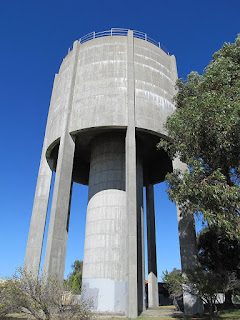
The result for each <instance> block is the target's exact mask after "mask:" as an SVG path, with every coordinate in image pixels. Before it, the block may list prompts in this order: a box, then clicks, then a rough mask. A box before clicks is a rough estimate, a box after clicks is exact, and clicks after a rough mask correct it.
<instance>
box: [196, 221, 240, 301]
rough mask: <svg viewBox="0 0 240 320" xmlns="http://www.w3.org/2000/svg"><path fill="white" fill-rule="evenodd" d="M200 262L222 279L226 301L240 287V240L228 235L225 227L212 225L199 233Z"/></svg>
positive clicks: (229, 299)
mask: <svg viewBox="0 0 240 320" xmlns="http://www.w3.org/2000/svg"><path fill="white" fill-rule="evenodd" d="M197 240H198V241H197V242H198V250H199V254H198V257H199V262H200V264H201V266H202V267H204V268H205V269H206V270H210V271H212V272H214V274H216V275H217V276H218V278H219V279H221V282H222V292H224V293H225V303H226V304H232V300H231V296H232V294H234V293H236V294H237V293H238V292H239V289H240V287H239V286H240V264H239V261H240V242H239V241H238V240H237V239H232V238H230V237H229V236H228V234H227V233H226V232H225V230H224V229H223V228H220V227H218V226H214V225H212V226H210V227H207V228H205V229H204V230H202V231H201V232H200V234H199V235H198V239H197Z"/></svg>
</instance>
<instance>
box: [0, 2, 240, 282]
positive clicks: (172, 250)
mask: <svg viewBox="0 0 240 320" xmlns="http://www.w3.org/2000/svg"><path fill="white" fill-rule="evenodd" d="M239 12H240V1H239V0H208V1H206V0H201V1H195V0H182V1H179V0H172V1H168V2H167V1H162V0H158V1H154V0H148V1H141V0H138V1H136V0H134V1H131V0H128V1H126V0H122V1H117V2H115V1H91V0H89V1H78V0H68V1H63V0H5V1H4V0H1V1H0V64H1V68H0V92H1V94H0V107H1V117H0V121H1V125H0V135H1V139H0V150H1V157H0V161H1V163H0V197H1V201H0V221H1V223H0V278H2V277H6V276H10V275H11V274H13V272H14V271H15V268H16V267H18V266H22V265H23V261H24V255H25V248H26V243H27V236H28V229H29V224H30V218H31V210H32V204H33V198H34V192H35V186H36V180H37V173H38V166H39V161H40V155H41V148H42V143H43V136H44V130H45V125H46V118H47V112H48V108H49V102H50V97H51V91H52V85H53V79H54V74H55V73H57V72H58V69H59V66H60V64H61V62H62V59H63V58H64V57H65V55H66V54H67V51H68V48H69V47H70V46H71V45H72V43H73V41H74V40H76V39H78V38H80V37H82V36H83V35H85V34H87V33H89V32H91V31H103V30H108V29H110V28H111V27H120V28H129V29H134V30H139V31H143V32H145V33H147V34H148V35H149V36H150V37H151V38H153V39H155V40H156V41H160V42H161V43H162V44H163V45H164V46H165V47H167V48H168V50H169V51H170V53H171V54H174V55H175V56H176V59H177V65H178V72H179V77H183V78H186V76H187V74H188V73H190V72H191V71H192V70H195V71H198V72H200V73H202V71H203V69H204V67H206V65H207V64H208V63H209V61H210V59H211V56H212V54H213V53H214V52H215V51H217V50H218V49H220V48H221V46H222V45H223V43H224V42H233V41H234V39H235V38H236V36H237V33H239V32H240V18H239ZM155 201H156V203H155V206H156V216H157V217H156V221H157V249H158V252H157V255H158V274H159V276H161V274H162V271H163V270H166V269H168V270H171V269H172V268H174V267H180V258H179V243H178V235H177V218H176V209H175V206H174V205H173V204H172V203H171V202H170V201H169V200H168V199H167V195H166V194H165V193H164V185H159V186H157V187H156V188H155ZM86 205H87V188H86V187H82V186H79V185H75V186H74V190H73V199H72V211H71V220H70V233H69V241H68V251H67V259H66V272H65V274H68V273H69V272H70V269H71V264H72V263H73V262H74V260H75V259H82V258H83V247H84V243H83V241H84V227H85V215H86ZM199 224H200V223H199Z"/></svg>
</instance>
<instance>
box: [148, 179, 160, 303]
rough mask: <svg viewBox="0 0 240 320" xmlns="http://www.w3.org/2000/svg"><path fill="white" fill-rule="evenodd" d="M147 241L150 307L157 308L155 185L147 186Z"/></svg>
mask: <svg viewBox="0 0 240 320" xmlns="http://www.w3.org/2000/svg"><path fill="white" fill-rule="evenodd" d="M146 205H147V241H148V307H149V308H156V307H158V305H159V299H158V278H157V253H156V233H155V209H154V189H153V185H152V184H149V183H147V184H146Z"/></svg>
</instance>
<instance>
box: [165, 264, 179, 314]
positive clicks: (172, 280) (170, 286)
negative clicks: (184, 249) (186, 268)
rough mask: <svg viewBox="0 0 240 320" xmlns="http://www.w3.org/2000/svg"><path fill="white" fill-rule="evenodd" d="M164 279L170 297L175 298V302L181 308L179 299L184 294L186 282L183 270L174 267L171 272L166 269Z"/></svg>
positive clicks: (177, 307)
mask: <svg viewBox="0 0 240 320" xmlns="http://www.w3.org/2000/svg"><path fill="white" fill-rule="evenodd" d="M162 280H163V281H164V282H165V287H166V289H167V290H168V292H169V295H170V298H172V299H173V304H174V305H175V307H176V309H177V310H179V306H178V303H177V299H179V298H181V297H182V295H183V284H184V282H185V280H184V278H183V276H182V272H181V270H179V269H176V268H174V269H173V270H172V271H171V272H170V273H169V272H168V271H167V270H166V271H165V272H163V277H162Z"/></svg>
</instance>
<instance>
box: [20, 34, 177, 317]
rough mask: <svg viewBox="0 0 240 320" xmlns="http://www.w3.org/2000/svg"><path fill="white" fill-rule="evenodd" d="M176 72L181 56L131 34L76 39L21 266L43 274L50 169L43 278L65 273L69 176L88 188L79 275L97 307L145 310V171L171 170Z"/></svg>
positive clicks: (52, 116) (56, 96)
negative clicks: (165, 146)
mask: <svg viewBox="0 0 240 320" xmlns="http://www.w3.org/2000/svg"><path fill="white" fill-rule="evenodd" d="M176 77H177V71H176V62H175V58H174V57H172V56H168V55H167V54H165V53H164V52H163V51H162V50H161V49H160V48H158V47H156V46H154V45H153V44H151V43H148V42H146V41H144V40H141V39H137V38H134V37H133V32H132V31H129V32H128V36H127V37H125V36H112V37H103V38H97V39H93V40H91V41H87V42H85V43H83V44H80V43H79V42H78V41H76V42H75V43H74V46H73V50H71V51H70V52H69V54H68V55H67V56H66V57H65V59H64V60H63V62H62V64H61V67H60V69H59V73H58V74H57V75H56V77H55V82H54V87H53V93H52V99H51V104H50V109H49V116H48V124H47V129H46V136H45V140H44V149H43V156H42V160H41V166H40V171H39V179H38V186H37V189H36V197H35V202H36V203H35V204H34V210H33V218H32V223H31V228H30V233H29V245H28V249H27V253H26V260H25V266H26V268H28V270H30V269H33V270H34V272H35V273H36V274H37V272H38V268H39V262H40V257H41V250H42V238H43V234H44V225H45V216H46V210H47V202H48V194H49V189H50V181H51V178H50V176H51V170H56V178H55V186H54V193H53V200H52V209H51V217H50V225H49V232H48V241H47V248H46V255H45V263H44V271H45V272H46V274H47V275H56V274H57V277H58V278H59V279H63V274H64V265H65V255H66V246H67V235H68V220H69V205H70V198H71V185H72V182H78V183H83V184H85V185H89V204H88V220H87V226H86V245H85V256H84V280H83V282H84V283H85V286H86V288H87V292H88V294H89V295H92V296H93V297H94V301H95V310H99V311H100V310H101V311H113V312H125V314H126V315H127V316H128V317H129V318H135V317H136V316H137V315H138V313H139V312H141V311H142V310H144V308H145V305H144V303H145V302H144V300H145V299H144V298H145V286H144V280H145V278H144V276H145V271H144V268H145V266H144V228H143V205H142V188H143V186H144V185H146V181H144V179H143V177H144V176H145V172H150V171H148V170H149V169H151V179H150V180H151V181H150V182H151V183H157V182H161V181H163V180H164V177H165V174H166V172H167V171H169V170H171V161H170V160H169V158H168V157H167V155H166V154H165V153H164V151H161V152H159V154H157V153H156V151H155V145H156V143H155V142H156V140H158V139H159V137H163V138H164V137H166V131H165V129H164V123H165V121H166V118H167V116H168V115H170V114H171V113H172V112H173V111H174V106H173V104H172V97H173V94H174V93H175V91H174V90H175V89H174V83H175V80H176ZM112 139H113V140H114V143H112V142H111V141H112ZM96 141H98V143H97V142H96ZM97 144H99V145H101V146H102V149H101V150H99V151H97V150H98V146H97ZM113 144H116V145H117V146H118V149H117V150H115V149H114V147H113ZM105 146H107V147H106V148H105ZM108 148H109V150H107V149H108ZM105 149H106V151H103V150H105ZM113 149H114V150H115V151H114V152H113V151H111V150H113ZM146 150H147V151H146ZM148 153H149V156H148ZM46 156H47V158H48V162H47V161H46V158H45V157H46ZM101 157H102V160H101V161H100V160H98V161H97V162H98V164H96V163H95V160H96V159H97V158H99V159H100V158H101ZM107 159H108V160H107ZM153 163H154V166H153V165H152V164H153ZM158 163H161V164H162V165H158ZM48 164H49V165H50V167H51V170H50V168H49V167H48ZM169 164H170V165H169ZM95 170H96V171H95ZM155 174H156V176H157V178H154V175H155ZM120 176H121V178H119V177H120ZM110 184H111V186H110ZM108 215H111V216H114V218H113V219H112V218H111V219H108V218H106V217H107V216H108ZM115 215H116V221H115V220H114V219H115ZM100 217H102V219H103V220H101V219H100ZM89 219H90V220H89ZM38 224H39V226H40V227H39V228H38V227H37V225H38ZM113 230H114V231H113ZM120 235H122V236H121V237H120ZM108 244H109V245H108ZM31 256H33V261H32V262H31ZM86 266H87V267H86ZM153 273H154V272H153ZM154 274H155V273H154ZM155 277H156V275H155ZM150 278H151V276H150ZM154 281H156V279H155V280H153V283H154ZM104 283H106V286H105V285H104ZM107 288H108V289H107ZM154 290H155V289H153V292H154ZM110 292H111V297H109V295H110ZM153 300H154V298H153ZM154 303H156V302H154Z"/></svg>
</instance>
